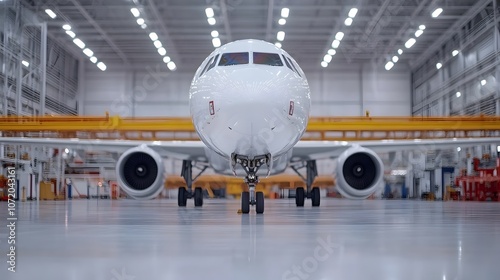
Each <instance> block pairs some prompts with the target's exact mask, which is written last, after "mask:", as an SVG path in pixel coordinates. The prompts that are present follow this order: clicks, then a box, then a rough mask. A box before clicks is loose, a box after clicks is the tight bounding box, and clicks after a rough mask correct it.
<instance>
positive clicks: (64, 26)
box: [62, 24, 71, 30]
mask: <svg viewBox="0 0 500 280" xmlns="http://www.w3.org/2000/svg"><path fill="white" fill-rule="evenodd" d="M62 28H63V29H64V30H71V25H69V24H64V25H63V26H62Z"/></svg>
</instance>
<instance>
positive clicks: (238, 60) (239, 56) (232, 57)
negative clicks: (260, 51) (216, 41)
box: [219, 52, 248, 66]
mask: <svg viewBox="0 0 500 280" xmlns="http://www.w3.org/2000/svg"><path fill="white" fill-rule="evenodd" d="M238 64H248V53H247V52H241V53H225V54H223V55H222V56H221V58H220V62H219V66H230V65H238Z"/></svg>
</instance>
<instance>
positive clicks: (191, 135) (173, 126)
mask: <svg viewBox="0 0 500 280" xmlns="http://www.w3.org/2000/svg"><path fill="white" fill-rule="evenodd" d="M0 131H2V132H3V133H4V134H3V135H4V136H9V135H12V136H14V135H16V136H19V135H28V136H33V137H36V136H43V137H46V136H51V137H81V138H117V137H119V138H124V139H144V140H146V139H150V140H193V139H198V137H197V135H196V133H195V130H194V126H193V124H192V122H191V119H189V118H122V117H119V116H109V115H108V114H106V115H105V116H101V117H99V116H95V117H94V116H86V117H78V116H47V117H18V116H9V117H0ZM499 131H500V117H487V116H475V117H326V118H318V117H316V118H311V119H310V120H309V124H308V126H307V131H306V134H305V135H304V137H303V139H305V140H370V139H386V138H391V139H409V138H445V137H488V136H498V135H499ZM162 133H163V134H162ZM165 133H167V134H165ZM176 133H177V135H176ZM179 133H180V134H182V133H184V134H183V135H180V134H179Z"/></svg>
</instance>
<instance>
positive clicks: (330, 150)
mask: <svg viewBox="0 0 500 280" xmlns="http://www.w3.org/2000/svg"><path fill="white" fill-rule="evenodd" d="M490 144H496V145H500V138H499V137H486V138H452V139H414V140H379V141H359V142H346V141H299V142H298V143H297V145H295V146H294V148H293V151H292V161H297V160H314V159H325V158H336V157H339V156H340V155H341V154H342V153H343V152H344V151H345V150H347V149H348V148H350V147H352V146H356V145H359V146H362V147H364V148H367V149H370V150H372V151H374V152H381V153H383V152H392V151H403V150H406V151H428V150H441V149H447V148H448V149H449V148H456V147H461V148H466V147H473V146H480V145H490Z"/></svg>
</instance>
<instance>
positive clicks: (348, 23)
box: [321, 8, 358, 67]
mask: <svg viewBox="0 0 500 280" xmlns="http://www.w3.org/2000/svg"><path fill="white" fill-rule="evenodd" d="M357 13H358V9H357V8H351V9H350V10H349V13H347V18H346V19H345V20H344V24H345V25H346V26H351V25H352V23H353V21H354V17H356V14H357ZM343 38H344V32H342V31H339V32H337V34H335V39H334V40H333V41H332V47H331V48H330V49H328V51H327V53H326V54H325V56H323V61H321V67H327V66H328V64H329V63H330V62H331V61H332V58H333V56H334V55H335V54H336V53H337V51H336V50H335V49H338V48H339V46H340V42H341V41H342V39H343Z"/></svg>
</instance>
